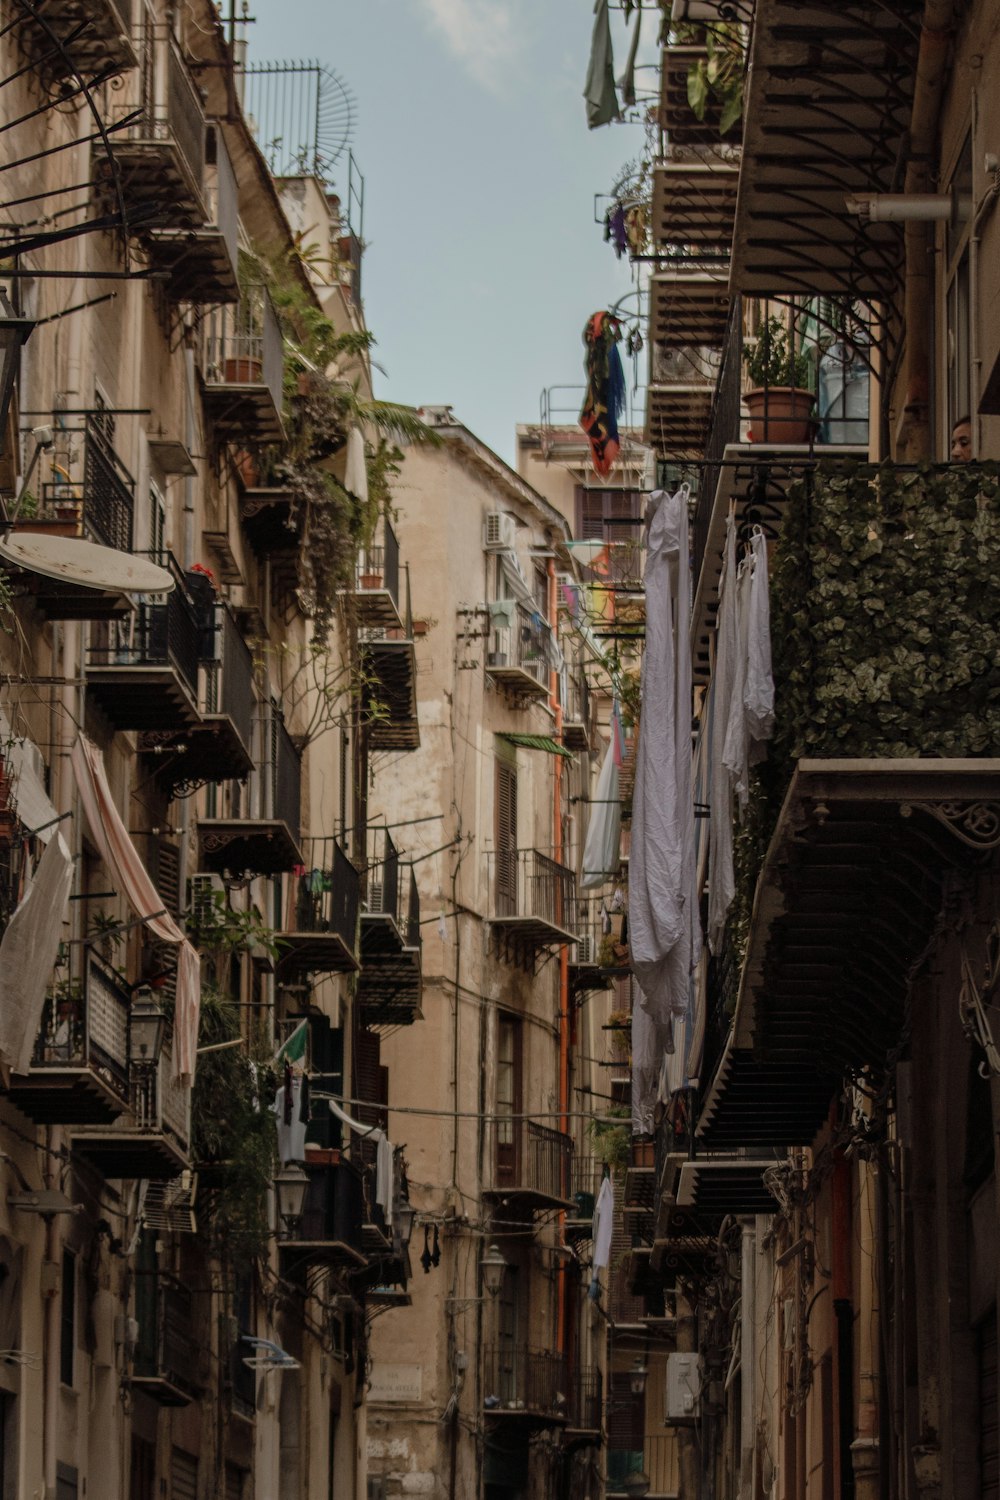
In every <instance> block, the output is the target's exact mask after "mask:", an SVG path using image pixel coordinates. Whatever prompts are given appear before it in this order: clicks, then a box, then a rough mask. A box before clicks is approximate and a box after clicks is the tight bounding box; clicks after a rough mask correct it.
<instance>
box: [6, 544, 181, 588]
mask: <svg viewBox="0 0 1000 1500" xmlns="http://www.w3.org/2000/svg"><path fill="white" fill-rule="evenodd" d="M0 562H4V563H10V564H11V565H12V566H13V567H15V568H26V569H27V570H28V572H29V573H41V575H42V577H43V578H58V579H60V580H61V581H62V582H64V583H77V584H80V585H81V586H82V587H83V588H88V589H103V590H105V591H106V592H109V593H116V594H122V593H128V594H168V593H169V592H170V591H171V589H172V588H173V586H174V579H173V575H172V574H170V573H168V572H167V570H166V568H161V567H159V566H158V564H157V563H154V562H150V560H149V558H148V557H134V556H133V555H132V553H131V552H119V551H118V550H117V548H115V547H99V546H98V545H97V543H96V542H85V541H82V540H81V539H80V538H79V537H71V536H44V535H42V534H40V533H36V532H31V531H19V532H11V533H10V535H9V536H6V537H4V538H3V539H2V540H0Z"/></svg>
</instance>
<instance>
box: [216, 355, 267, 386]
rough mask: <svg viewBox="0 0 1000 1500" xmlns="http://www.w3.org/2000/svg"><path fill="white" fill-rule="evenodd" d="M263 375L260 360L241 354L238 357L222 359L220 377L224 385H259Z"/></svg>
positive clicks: (262, 365) (262, 366)
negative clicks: (241, 355) (240, 356)
mask: <svg viewBox="0 0 1000 1500" xmlns="http://www.w3.org/2000/svg"><path fill="white" fill-rule="evenodd" d="M263 377H264V364H263V361H262V360H259V359H252V358H250V357H249V356H243V357H242V358H240V359H224V360H223V361H222V379H223V383H224V384H225V385H260V383H261V380H262V379H263Z"/></svg>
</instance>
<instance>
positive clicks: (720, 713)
mask: <svg viewBox="0 0 1000 1500" xmlns="http://www.w3.org/2000/svg"><path fill="white" fill-rule="evenodd" d="M715 643H716V644H715V671H714V672H713V674H712V687H711V690H710V694H709V699H708V716H709V732H710V734H711V741H710V744H711V752H710V753H711V764H712V770H711V783H710V785H711V790H710V793H709V797H710V812H711V817H710V819H709V829H708V946H709V948H710V949H711V951H712V952H713V953H718V952H719V951H720V948H721V945H722V934H723V931H724V930H725V925H726V913H727V912H728V910H729V906H730V903H731V902H732V899H733V896H734V895H735V893H736V882H735V877H734V874H733V791H732V780H731V778H730V775H729V771H728V769H727V767H726V763H725V760H724V750H725V743H726V728H727V725H728V717H729V705H730V702H731V699H732V690H733V673H734V671H735V668H736V652H737V632H736V522H735V520H734V519H733V516H732V515H730V516H729V518H728V520H727V522H726V540H725V546H724V548H723V553H722V577H721V579H720V582H719V614H718V623H717V626H716V636H715Z"/></svg>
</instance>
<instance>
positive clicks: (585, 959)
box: [574, 932, 597, 969]
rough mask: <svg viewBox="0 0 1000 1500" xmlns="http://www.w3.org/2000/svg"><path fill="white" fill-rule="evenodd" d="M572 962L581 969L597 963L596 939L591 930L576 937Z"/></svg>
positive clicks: (589, 967) (590, 967) (592, 966)
mask: <svg viewBox="0 0 1000 1500" xmlns="http://www.w3.org/2000/svg"><path fill="white" fill-rule="evenodd" d="M574 963H576V964H577V965H578V966H579V967H580V968H581V969H592V968H594V967H595V965H596V964H597V939H596V937H594V935H593V933H592V932H587V933H585V934H584V935H583V937H579V938H577V940H576V958H575V959H574Z"/></svg>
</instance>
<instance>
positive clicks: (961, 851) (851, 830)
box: [696, 462, 1000, 1153]
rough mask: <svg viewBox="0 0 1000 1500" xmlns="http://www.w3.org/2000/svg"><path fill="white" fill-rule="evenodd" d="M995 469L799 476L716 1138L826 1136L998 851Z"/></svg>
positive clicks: (727, 975) (708, 1097) (763, 1148)
mask: <svg viewBox="0 0 1000 1500" xmlns="http://www.w3.org/2000/svg"><path fill="white" fill-rule="evenodd" d="M998 472H1000V471H998V467H997V466H996V465H994V464H985V463H984V464H969V465H937V466H924V467H920V468H907V467H904V466H895V465H892V464H888V463H886V464H883V465H871V464H867V463H857V462H855V463H844V462H841V463H826V462H822V463H819V464H810V465H807V466H805V467H804V468H803V469H802V471H801V472H800V475H799V477H798V478H797V479H795V480H794V481H793V482H792V483H791V484H790V486H789V489H788V492H787V503H786V504H785V506H784V508H783V514H782V518H781V524H780V534H779V536H778V538H777V541H776V543H775V546H774V548H773V552H772V559H771V570H770V571H771V635H772V649H773V664H774V678H775V725H776V728H775V735H774V739H773V741H772V742H771V745H770V747H769V754H768V759H767V760H766V762H765V763H764V764H763V765H761V766H760V767H759V768H758V769H757V770H756V771H755V772H754V773H753V775H752V784H751V791H750V800H749V806H748V808H747V811H746V814H745V816H744V818H743V821H742V823H741V824H740V825H739V826H738V829H737V880H738V886H737V894H736V898H735V901H734V903H733V906H732V907H731V909H730V913H729V922H728V926H727V930H726V938H725V944H724V949H723V952H722V953H721V954H720V955H718V956H717V958H716V960H715V962H714V970H715V983H716V988H717V989H718V991H719V993H718V994H716V996H715V997H714V998H713V997H712V996H709V997H708V1004H709V1010H710V1021H711V1026H710V1031H709V1034H710V1037H711V1038H712V1048H711V1050H712V1051H713V1052H714V1053H715V1055H716V1057H717V1058H718V1061H717V1063H716V1066H715V1069H714V1073H713V1074H712V1076H711V1078H710V1080H709V1082H708V1086H707V1088H706V1091H705V1095H704V1098H703V1101H702V1104H701V1113H700V1119H699V1123H698V1128H697V1132H696V1146H697V1149H698V1150H699V1151H702V1152H704V1151H710V1150H711V1151H718V1150H735V1149H736V1148H737V1147H753V1148H754V1149H755V1150H757V1151H758V1152H763V1153H767V1152H769V1151H770V1150H772V1149H774V1148H779V1149H780V1148H784V1147H788V1146H806V1145H809V1144H810V1143H811V1141H812V1139H813V1136H814V1135H815V1133H816V1131H817V1129H818V1128H819V1127H820V1125H821V1124H822V1122H823V1120H824V1119H825V1117H826V1113H827V1109H828V1103H829V1099H830V1097H831V1096H832V1094H833V1093H834V1092H835V1091H836V1090H837V1089H838V1088H839V1086H840V1083H841V1081H842V1079H843V1077H844V1075H845V1074H854V1073H856V1072H857V1070H858V1069H860V1068H869V1069H870V1070H872V1077H873V1078H874V1079H876V1080H877V1079H878V1078H879V1077H881V1076H882V1072H883V1071H884V1069H885V1068H886V1067H887V1066H888V1064H887V1058H889V1057H890V1056H891V1055H892V1053H893V1051H894V1049H895V1048H896V1047H897V1045H898V1043H899V1038H900V1036H901V1034H902V1027H903V1024H904V1016H905V1008H906V1001H907V994H908V989H909V975H910V973H911V971H912V968H913V965H914V963H915V962H916V961H917V959H918V957H919V955H920V954H921V953H922V952H924V951H925V949H926V947H927V944H928V942H929V941H930V940H931V938H932V935H933V933H934V931H935V929H936V924H937V921H938V914H939V912H940V910H941V904H942V901H943V899H944V891H945V886H946V882H947V881H948V880H949V879H953V878H954V872H956V871H959V872H961V871H966V872H968V873H971V872H973V871H974V870H975V868H976V867H977V865H979V864H981V862H982V861H983V860H984V859H987V858H989V857H990V855H991V852H992V851H995V850H996V849H997V848H998V847H1000V759H998V758H997V756H996V750H997V746H998V745H1000V588H998V584H997V579H996V568H995V559H996V556H997V550H998V546H1000V483H998ZM720 999H721V1001H722V1005H723V1010H724V1012H725V1013H726V1014H725V1016H723V1015H718V1014H716V1012H717V1010H718V1003H719V1001H720ZM726 1021H729V1022H731V1023H732V1024H731V1028H730V1032H729V1035H728V1036H727V1037H726V1038H725V1039H724V1040H723V1038H722V1036H721V1031H722V1028H723V1025H724V1024H725V1022H726Z"/></svg>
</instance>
